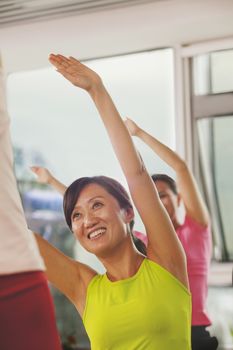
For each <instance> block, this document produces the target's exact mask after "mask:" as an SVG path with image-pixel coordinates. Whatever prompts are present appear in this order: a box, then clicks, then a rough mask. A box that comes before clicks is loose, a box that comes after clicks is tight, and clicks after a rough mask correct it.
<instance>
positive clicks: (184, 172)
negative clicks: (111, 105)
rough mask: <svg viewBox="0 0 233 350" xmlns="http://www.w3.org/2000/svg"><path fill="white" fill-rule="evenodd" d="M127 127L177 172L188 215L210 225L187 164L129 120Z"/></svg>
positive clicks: (204, 206) (179, 187) (127, 120)
mask: <svg viewBox="0 0 233 350" xmlns="http://www.w3.org/2000/svg"><path fill="white" fill-rule="evenodd" d="M125 123H126V126H127V128H128V130H129V132H130V134H131V135H132V136H137V137H138V138H140V139H141V140H142V141H143V142H145V143H146V144H147V145H148V146H149V147H150V148H151V149H152V150H153V151H154V152H155V153H156V154H157V155H158V156H159V157H160V158H161V159H162V160H163V161H164V162H166V163H167V164H168V165H169V166H170V167H171V168H172V169H173V170H174V171H175V172H176V180H177V184H178V190H179V194H180V195H181V198H182V200H183V202H184V206H185V209H186V214H187V215H188V216H190V217H191V218H192V219H194V220H195V221H197V222H199V223H200V224H202V225H208V223H209V214H208V210H207V207H206V205H205V203H204V201H203V199H202V196H201V193H200V191H199V189H198V186H197V183H196V180H195V178H194V176H193V174H192V173H191V171H190V170H189V168H188V166H187V164H186V162H185V161H184V160H183V159H182V158H181V157H180V156H179V155H178V154H177V153H176V152H174V151H173V150H171V149H170V148H169V147H167V146H166V145H164V144H163V143H161V142H159V141H158V140H157V139H156V138H155V137H153V136H152V135H150V134H149V133H147V132H146V131H145V130H143V129H142V128H140V127H139V126H138V125H137V124H136V123H135V122H134V121H132V120H131V119H129V118H127V119H126V121H125Z"/></svg>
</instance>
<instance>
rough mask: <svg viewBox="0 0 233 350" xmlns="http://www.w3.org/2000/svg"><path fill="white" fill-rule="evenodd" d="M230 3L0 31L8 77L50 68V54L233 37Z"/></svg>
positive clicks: (201, 1)
mask: <svg viewBox="0 0 233 350" xmlns="http://www.w3.org/2000/svg"><path fill="white" fill-rule="evenodd" d="M232 17H233V1H232V0H167V1H164V0H163V1H158V2H157V1H156V2H154V3H149V4H144V5H138V6H131V7H123V8H122V9H113V10H108V11H103V12H93V13H88V14H85V15H79V16H73V17H66V18H64V19H56V20H51V21H44V22H36V23H30V24H24V25H18V26H15V27H9V28H2V29H0V51H1V52H2V55H3V59H4V61H5V66H6V69H7V71H8V72H12V71H17V70H31V69H34V68H38V67H45V66H47V65H48V63H47V56H48V54H49V53H50V52H55V53H56V52H60V53H64V54H68V55H73V56H77V57H79V58H80V59H83V58H92V57H100V56H105V55H113V54H119V53H124V52H131V51H137V50H145V49H149V48H158V47H166V46H172V45H177V44H178V45H179V44H189V43H193V42H199V41H203V40H209V39H216V38H223V37H228V36H231V35H232V34H233V18H232Z"/></svg>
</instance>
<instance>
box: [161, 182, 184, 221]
mask: <svg viewBox="0 0 233 350" xmlns="http://www.w3.org/2000/svg"><path fill="white" fill-rule="evenodd" d="M155 186H156V188H157V190H158V193H159V197H160V200H161V202H162V203H163V205H164V207H165V209H166V211H167V213H168V215H169V216H170V219H171V221H172V223H173V225H174V226H175V227H176V226H177V222H178V217H177V214H178V207H179V204H180V197H179V195H177V194H175V193H174V192H173V191H172V190H171V188H170V187H169V185H168V184H167V183H166V182H165V181H160V180H158V181H156V182H155Z"/></svg>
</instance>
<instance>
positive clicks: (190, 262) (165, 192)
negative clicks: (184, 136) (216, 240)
mask: <svg viewBox="0 0 233 350" xmlns="http://www.w3.org/2000/svg"><path fill="white" fill-rule="evenodd" d="M125 124H126V126H127V128H128V130H129V132H130V134H131V135H132V136H137V137H138V138H139V139H141V140H142V141H143V142H145V143H146V144H147V145H148V146H149V147H150V148H151V149H152V150H153V151H154V152H155V153H156V154H157V155H158V156H159V157H160V158H161V159H162V160H163V161H165V162H166V163H167V164H168V165H169V166H170V167H171V168H172V169H173V170H174V171H175V172H176V178H177V185H178V186H177V185H176V182H175V181H174V180H173V179H172V178H171V177H169V176H168V175H165V174H155V175H152V179H153V181H154V183H155V185H156V188H157V190H158V192H159V196H160V199H161V201H162V203H163V205H164V207H165V209H166V210H167V212H168V214H169V217H170V219H171V221H172V223H173V226H174V228H175V230H176V233H177V235H178V237H179V239H180V241H181V243H182V245H183V248H184V250H185V253H186V258H187V270H188V277H189V284H190V291H191V294H192V350H202V349H203V350H215V349H217V347H218V341H217V338H216V337H211V336H210V334H209V332H208V331H207V330H206V327H208V326H209V325H211V320H210V319H209V316H208V314H207V311H206V299H207V291H208V287H207V278H208V271H209V264H210V259H211V231H210V218H209V214H208V210H207V207H206V205H205V203H204V201H203V199H202V197H201V194H200V191H199V189H198V186H197V183H196V181H195V179H194V177H193V175H192V173H191V171H190V170H189V168H188V166H187V164H186V163H185V161H184V160H183V159H181V158H180V157H179V155H178V154H177V153H175V152H174V151H172V150H171V149H170V148H168V147H167V146H165V145H164V144H162V143H161V142H159V141H158V140H157V139H156V138H154V137H153V136H151V135H150V134H148V133H147V132H146V131H144V130H143V129H141V128H140V127H139V126H138V125H137V124H136V123H135V122H134V121H132V120H131V119H129V118H127V119H126V121H125ZM177 187H178V188H179V192H178V190H177ZM181 201H183V204H184V207H185V219H184V222H183V223H181V222H180V219H179V215H178V209H179V206H180V204H181Z"/></svg>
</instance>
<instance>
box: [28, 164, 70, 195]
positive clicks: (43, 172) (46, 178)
mask: <svg viewBox="0 0 233 350" xmlns="http://www.w3.org/2000/svg"><path fill="white" fill-rule="evenodd" d="M31 170H32V171H33V172H34V173H35V174H36V175H37V181H38V182H40V183H43V184H48V185H51V186H52V187H53V188H54V189H55V190H57V191H58V192H59V193H61V194H62V195H64V193H65V191H66V189H67V187H66V186H65V185H64V184H63V183H61V182H60V181H58V180H57V179H56V178H55V177H54V176H53V175H52V174H51V173H50V171H49V170H48V169H46V168H43V167H39V166H32V167H31Z"/></svg>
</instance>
